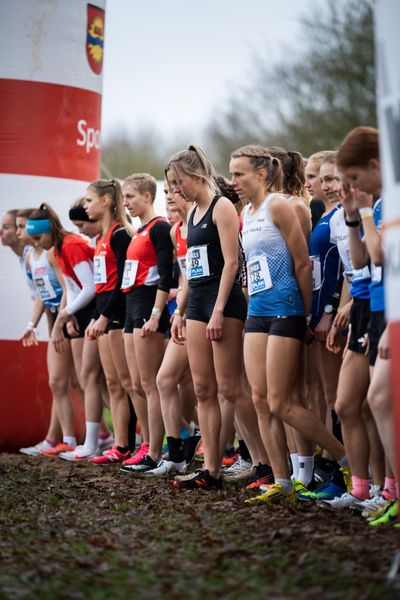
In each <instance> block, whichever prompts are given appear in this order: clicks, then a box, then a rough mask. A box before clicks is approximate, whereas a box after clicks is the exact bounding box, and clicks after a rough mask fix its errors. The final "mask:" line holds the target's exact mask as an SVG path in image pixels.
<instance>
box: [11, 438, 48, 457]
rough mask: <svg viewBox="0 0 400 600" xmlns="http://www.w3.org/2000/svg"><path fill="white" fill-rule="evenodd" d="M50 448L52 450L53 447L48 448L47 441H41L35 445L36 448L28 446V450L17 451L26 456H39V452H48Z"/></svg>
mask: <svg viewBox="0 0 400 600" xmlns="http://www.w3.org/2000/svg"><path fill="white" fill-rule="evenodd" d="M50 448H53V446H50V444H49V442H48V441H47V440H43V441H42V442H39V443H38V444H36V446H29V447H28V448H20V449H19V451H20V452H21V453H22V454H26V455H27V456H40V451H41V450H49V449H50Z"/></svg>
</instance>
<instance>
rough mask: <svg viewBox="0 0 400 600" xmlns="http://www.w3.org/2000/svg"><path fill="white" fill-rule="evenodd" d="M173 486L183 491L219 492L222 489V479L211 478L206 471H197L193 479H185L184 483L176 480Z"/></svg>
mask: <svg viewBox="0 0 400 600" xmlns="http://www.w3.org/2000/svg"><path fill="white" fill-rule="evenodd" d="M173 486H174V487H175V488H178V489H185V490H199V489H201V490H205V491H207V492H208V491H210V490H220V489H221V488H222V477H218V478H216V477H213V476H212V475H210V473H209V471H208V470H207V469H204V470H203V471H199V472H198V473H197V474H196V475H195V477H192V478H191V479H186V480H184V481H182V480H181V481H177V480H176V479H175V480H174V482H173Z"/></svg>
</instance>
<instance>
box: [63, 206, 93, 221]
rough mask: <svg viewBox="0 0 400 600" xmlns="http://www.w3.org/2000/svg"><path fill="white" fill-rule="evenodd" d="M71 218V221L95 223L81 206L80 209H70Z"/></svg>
mask: <svg viewBox="0 0 400 600" xmlns="http://www.w3.org/2000/svg"><path fill="white" fill-rule="evenodd" d="M69 218H70V220H71V221H88V222H91V223H93V221H92V219H90V218H89V215H88V214H87V212H86V210H85V209H84V208H83V206H79V207H78V208H70V210H69Z"/></svg>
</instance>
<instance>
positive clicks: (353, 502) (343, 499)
mask: <svg viewBox="0 0 400 600" xmlns="http://www.w3.org/2000/svg"><path fill="white" fill-rule="evenodd" d="M360 501H361V498H356V496H353V494H349V492H345V493H344V494H342V495H341V496H338V497H337V498H333V500H323V501H322V502H323V503H324V504H325V505H327V506H330V507H331V508H334V509H336V510H344V509H345V508H360Z"/></svg>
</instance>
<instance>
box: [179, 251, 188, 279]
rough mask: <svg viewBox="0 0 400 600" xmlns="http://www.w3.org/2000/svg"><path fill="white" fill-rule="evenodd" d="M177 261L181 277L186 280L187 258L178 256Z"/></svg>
mask: <svg viewBox="0 0 400 600" xmlns="http://www.w3.org/2000/svg"><path fill="white" fill-rule="evenodd" d="M177 259H178V265H179V269H180V271H181V275H182V277H183V278H184V279H186V277H187V275H186V256H177Z"/></svg>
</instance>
